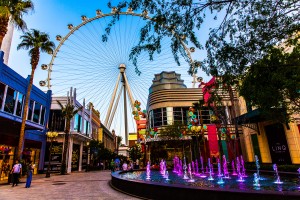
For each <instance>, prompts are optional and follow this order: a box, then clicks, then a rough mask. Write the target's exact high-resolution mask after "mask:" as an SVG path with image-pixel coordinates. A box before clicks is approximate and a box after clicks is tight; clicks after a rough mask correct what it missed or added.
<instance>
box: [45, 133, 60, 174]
mask: <svg viewBox="0 0 300 200" xmlns="http://www.w3.org/2000/svg"><path fill="white" fill-rule="evenodd" d="M46 135H47V139H48V140H49V141H50V147H49V161H48V167H47V172H46V178H50V165H51V163H50V161H51V153H52V142H53V140H54V139H55V138H56V137H57V136H58V132H52V131H48V132H47V133H46Z"/></svg>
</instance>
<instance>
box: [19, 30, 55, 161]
mask: <svg viewBox="0 0 300 200" xmlns="http://www.w3.org/2000/svg"><path fill="white" fill-rule="evenodd" d="M20 38H21V39H22V41H21V43H20V44H19V45H18V47H17V49H18V50H19V49H26V50H28V49H29V52H28V54H29V56H30V57H31V59H30V64H31V75H30V79H29V83H28V87H27V93H26V97H25V105H24V109H23V115H22V124H21V130H20V139H19V145H18V154H17V158H19V159H21V152H22V149H23V143H24V136H25V121H26V117H27V112H28V102H29V98H30V93H31V88H32V84H33V77H34V72H35V69H36V67H37V65H38V63H39V59H40V51H42V52H47V53H50V54H51V53H53V50H54V48H55V45H54V43H53V42H51V41H50V39H49V36H48V35H47V34H46V33H43V32H40V31H38V30H35V29H32V30H30V31H29V32H26V33H25V34H24V35H22V36H21V37H20Z"/></svg>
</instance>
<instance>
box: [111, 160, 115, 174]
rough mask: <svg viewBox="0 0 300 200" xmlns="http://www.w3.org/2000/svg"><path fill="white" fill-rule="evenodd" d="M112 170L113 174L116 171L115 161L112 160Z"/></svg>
mask: <svg viewBox="0 0 300 200" xmlns="http://www.w3.org/2000/svg"><path fill="white" fill-rule="evenodd" d="M110 170H111V172H114V171H115V162H114V159H111V162H110Z"/></svg>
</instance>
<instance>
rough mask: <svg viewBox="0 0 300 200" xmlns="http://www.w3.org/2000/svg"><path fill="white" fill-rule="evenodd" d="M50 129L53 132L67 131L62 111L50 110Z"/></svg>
mask: <svg viewBox="0 0 300 200" xmlns="http://www.w3.org/2000/svg"><path fill="white" fill-rule="evenodd" d="M48 127H49V130H53V131H64V130H65V118H64V117H63V116H62V111H61V110H50V115H49V124H48Z"/></svg>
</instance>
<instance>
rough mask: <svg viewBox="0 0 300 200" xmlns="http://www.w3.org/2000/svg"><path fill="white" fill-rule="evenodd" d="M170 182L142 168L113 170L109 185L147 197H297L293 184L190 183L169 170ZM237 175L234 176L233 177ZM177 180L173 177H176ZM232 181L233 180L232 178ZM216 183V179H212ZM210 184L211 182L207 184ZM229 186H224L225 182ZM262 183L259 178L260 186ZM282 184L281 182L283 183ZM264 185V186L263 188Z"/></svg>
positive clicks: (284, 199)
mask: <svg viewBox="0 0 300 200" xmlns="http://www.w3.org/2000/svg"><path fill="white" fill-rule="evenodd" d="M169 175H170V181H166V180H165V179H164V178H163V177H162V176H161V174H160V173H159V172H158V171H153V170H152V171H151V180H145V179H144V178H145V177H146V173H145V171H141V170H139V171H131V172H120V171H119V172H114V173H112V175H111V176H112V179H111V185H112V186H113V187H114V188H116V189H118V190H120V191H122V192H125V193H129V194H131V195H135V196H139V197H142V198H147V199H184V200H187V199H193V200H194V199H195V198H208V199H209V200H212V199H220V200H227V199H228V200H232V199H238V198H239V199H241V200H260V199H261V200H267V199H270V200H294V199H300V191H299V190H298V189H296V188H297V185H296V183H294V185H293V187H294V188H295V189H293V190H286V189H285V188H282V185H280V188H278V191H273V190H268V189H270V188H269V187H268V186H266V187H259V188H258V189H257V188H256V189H255V187H254V186H253V185H252V181H250V182H251V186H250V188H251V187H252V188H254V189H248V188H247V187H246V183H237V184H239V186H238V188H230V185H229V184H230V183H228V182H227V183H226V181H225V184H224V185H218V184H216V183H211V182H210V181H207V180H206V179H202V178H199V177H197V178H195V179H196V181H195V182H193V183H190V182H188V181H185V180H181V178H178V180H177V178H176V177H178V175H176V174H174V173H172V172H170V173H169ZM235 178H236V177H235ZM175 179H176V180H175ZM231 181H234V182H235V180H231ZM215 182H217V179H215ZM210 183H211V184H210ZM226 184H227V185H229V186H228V187H227V185H226ZM263 184H264V182H263V181H261V185H263ZM283 185H284V184H283ZM264 188H266V189H264Z"/></svg>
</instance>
